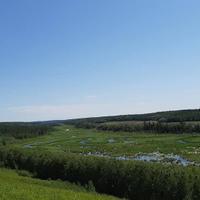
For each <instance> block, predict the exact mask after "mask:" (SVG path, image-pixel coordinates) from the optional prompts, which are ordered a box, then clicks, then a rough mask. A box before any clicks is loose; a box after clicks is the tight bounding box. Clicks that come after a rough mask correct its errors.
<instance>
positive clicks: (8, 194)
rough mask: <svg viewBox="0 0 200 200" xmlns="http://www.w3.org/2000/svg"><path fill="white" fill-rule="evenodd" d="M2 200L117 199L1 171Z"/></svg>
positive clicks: (59, 182)
mask: <svg viewBox="0 0 200 200" xmlns="http://www.w3.org/2000/svg"><path fill="white" fill-rule="evenodd" d="M0 199H1V200H94V199H95V200H114V199H117V198H114V197H110V196H106V195H98V194H96V193H89V192H86V191H85V190H84V189H83V188H81V187H78V186H75V185H72V184H69V183H64V182H61V181H43V180H38V179H33V178H29V177H22V176H19V175H18V174H17V173H16V172H15V171H11V170H7V169H0Z"/></svg>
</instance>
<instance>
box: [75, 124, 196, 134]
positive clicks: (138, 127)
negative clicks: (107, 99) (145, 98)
mask: <svg viewBox="0 0 200 200" xmlns="http://www.w3.org/2000/svg"><path fill="white" fill-rule="evenodd" d="M74 125H75V126H76V127H77V128H87V129H91V128H95V129H97V130H103V131H116V132H117V131H124V132H152V133H176V134H182V133H200V123H199V124H198V123H194V124H192V123H190V124H189V123H188V124H187V123H185V122H176V123H167V122H160V121H158V122H152V121H144V122H143V123H140V124H138V123H126V122H120V123H117V122H116V123H96V124H95V123H90V122H78V123H74Z"/></svg>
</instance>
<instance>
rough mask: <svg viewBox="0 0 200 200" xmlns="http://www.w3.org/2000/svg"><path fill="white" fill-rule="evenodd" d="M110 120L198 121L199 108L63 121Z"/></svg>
mask: <svg viewBox="0 0 200 200" xmlns="http://www.w3.org/2000/svg"><path fill="white" fill-rule="evenodd" d="M111 121H163V122H164V121H165V122H183V121H200V109H191V110H175V111H164V112H155V113H147V114H133V115H118V116H104V117H93V118H84V119H73V120H66V121H65V123H80V122H88V123H104V122H111Z"/></svg>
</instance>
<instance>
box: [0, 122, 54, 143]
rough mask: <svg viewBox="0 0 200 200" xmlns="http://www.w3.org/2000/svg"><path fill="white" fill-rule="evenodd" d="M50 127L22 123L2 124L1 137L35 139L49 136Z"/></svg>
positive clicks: (0, 124)
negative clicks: (40, 136) (45, 135)
mask: <svg viewBox="0 0 200 200" xmlns="http://www.w3.org/2000/svg"><path fill="white" fill-rule="evenodd" d="M50 128H51V127H50V126H47V125H36V124H25V123H24V124H21V123H19V124H18V123H0V137H13V138H16V139H22V138H29V137H35V136H39V135H44V134H47V133H48V131H49V130H50Z"/></svg>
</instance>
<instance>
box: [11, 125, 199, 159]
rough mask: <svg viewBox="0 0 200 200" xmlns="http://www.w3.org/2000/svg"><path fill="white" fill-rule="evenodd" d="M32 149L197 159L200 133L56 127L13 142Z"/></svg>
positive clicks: (69, 126) (18, 145)
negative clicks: (174, 156)
mask: <svg viewBox="0 0 200 200" xmlns="http://www.w3.org/2000/svg"><path fill="white" fill-rule="evenodd" d="M12 146H16V147H20V148H23V149H27V150H31V151H52V152H65V153H75V154H95V153H96V154H105V155H111V156H134V155H137V154H142V153H153V152H160V153H163V154H171V153H173V154H174V155H180V156H182V157H184V158H186V159H188V160H191V161H196V162H200V156H199V154H200V135H198V134H152V133H141V132H140V133H137V132H136V133H135V132H134V133H129V132H112V131H101V130H95V129H82V128H75V127H74V126H71V125H62V126H56V127H55V128H54V129H53V130H52V131H51V132H50V133H49V134H47V135H43V136H39V137H34V138H29V139H23V140H19V142H18V143H16V144H14V145H12Z"/></svg>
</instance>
